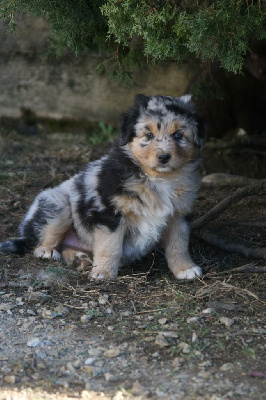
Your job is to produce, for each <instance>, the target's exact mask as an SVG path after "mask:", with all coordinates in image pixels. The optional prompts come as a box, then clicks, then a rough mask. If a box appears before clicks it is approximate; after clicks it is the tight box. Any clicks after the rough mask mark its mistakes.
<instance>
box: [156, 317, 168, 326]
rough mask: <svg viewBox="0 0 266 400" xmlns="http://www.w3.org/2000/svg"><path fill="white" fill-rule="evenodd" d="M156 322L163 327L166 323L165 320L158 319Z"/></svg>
mask: <svg viewBox="0 0 266 400" xmlns="http://www.w3.org/2000/svg"><path fill="white" fill-rule="evenodd" d="M158 322H159V324H160V325H165V324H166V322H167V318H160V319H159V320H158Z"/></svg>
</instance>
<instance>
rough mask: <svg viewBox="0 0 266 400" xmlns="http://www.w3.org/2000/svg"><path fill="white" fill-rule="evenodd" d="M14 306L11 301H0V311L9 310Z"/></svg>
mask: <svg viewBox="0 0 266 400" xmlns="http://www.w3.org/2000/svg"><path fill="white" fill-rule="evenodd" d="M13 308H15V306H14V304H11V303H1V304H0V311H10V310H12V309H13Z"/></svg>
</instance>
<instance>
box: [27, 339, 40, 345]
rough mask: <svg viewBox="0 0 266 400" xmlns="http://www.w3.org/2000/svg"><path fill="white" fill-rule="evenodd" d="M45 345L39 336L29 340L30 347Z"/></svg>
mask: <svg viewBox="0 0 266 400" xmlns="http://www.w3.org/2000/svg"><path fill="white" fill-rule="evenodd" d="M43 345H44V343H43V342H42V341H41V340H40V339H39V338H33V339H30V340H29V341H28V342H27V346H29V347H41V346H43Z"/></svg>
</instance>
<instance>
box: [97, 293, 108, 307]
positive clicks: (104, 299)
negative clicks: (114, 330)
mask: <svg viewBox="0 0 266 400" xmlns="http://www.w3.org/2000/svg"><path fill="white" fill-rule="evenodd" d="M108 297H109V296H108V294H103V295H102V296H99V298H98V302H99V304H101V305H102V306H104V305H105V304H107V303H108Z"/></svg>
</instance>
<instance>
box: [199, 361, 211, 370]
mask: <svg viewBox="0 0 266 400" xmlns="http://www.w3.org/2000/svg"><path fill="white" fill-rule="evenodd" d="M211 366H212V362H211V361H210V360H206V361H203V362H202V363H199V365H198V367H199V368H206V367H211Z"/></svg>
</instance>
